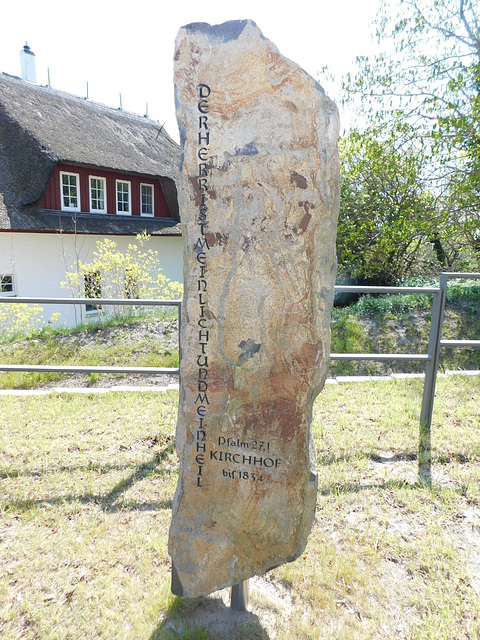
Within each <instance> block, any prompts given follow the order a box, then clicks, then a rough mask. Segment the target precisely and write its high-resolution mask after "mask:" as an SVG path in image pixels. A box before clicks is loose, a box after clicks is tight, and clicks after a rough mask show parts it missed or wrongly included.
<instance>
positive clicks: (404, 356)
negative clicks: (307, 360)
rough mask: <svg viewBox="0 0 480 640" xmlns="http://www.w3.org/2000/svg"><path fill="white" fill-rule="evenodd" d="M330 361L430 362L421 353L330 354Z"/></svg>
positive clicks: (428, 358)
mask: <svg viewBox="0 0 480 640" xmlns="http://www.w3.org/2000/svg"><path fill="white" fill-rule="evenodd" d="M330 359H331V360H430V356H429V355H428V354H425V353H424V354H422V353H396V354H395V353H331V354H330Z"/></svg>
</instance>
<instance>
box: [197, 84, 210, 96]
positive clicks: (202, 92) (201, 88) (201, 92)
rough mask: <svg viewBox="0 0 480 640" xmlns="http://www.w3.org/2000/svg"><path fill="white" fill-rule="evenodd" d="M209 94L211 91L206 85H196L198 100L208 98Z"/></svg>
mask: <svg viewBox="0 0 480 640" xmlns="http://www.w3.org/2000/svg"><path fill="white" fill-rule="evenodd" d="M211 92H212V90H211V89H210V87H209V86H208V84H203V83H201V84H199V85H198V96H199V97H200V98H208V96H209V95H210V93H211Z"/></svg>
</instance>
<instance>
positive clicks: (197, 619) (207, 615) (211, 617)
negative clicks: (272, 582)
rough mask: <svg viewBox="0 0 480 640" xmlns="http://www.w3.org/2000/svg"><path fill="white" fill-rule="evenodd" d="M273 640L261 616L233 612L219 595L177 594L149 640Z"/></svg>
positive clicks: (246, 612)
mask: <svg viewBox="0 0 480 640" xmlns="http://www.w3.org/2000/svg"><path fill="white" fill-rule="evenodd" d="M224 638H227V639H228V640H270V636H269V635H268V633H267V631H266V630H265V628H264V627H263V626H262V624H261V622H260V619H259V618H258V616H256V615H255V614H254V613H251V612H249V611H232V609H230V607H228V606H226V605H225V603H224V602H223V600H222V598H220V597H219V596H202V597H200V598H178V597H175V598H174V600H173V602H172V604H171V605H170V606H169V608H168V610H167V615H166V617H165V619H164V620H163V621H162V623H161V624H160V625H159V626H158V627H157V628H156V629H155V631H154V632H153V633H152V635H151V636H150V638H149V640H223V639H224Z"/></svg>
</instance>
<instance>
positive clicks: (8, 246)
mask: <svg viewBox="0 0 480 640" xmlns="http://www.w3.org/2000/svg"><path fill="white" fill-rule="evenodd" d="M178 166H179V148H178V145H177V144H176V143H175V142H174V141H173V140H172V139H171V138H170V137H169V136H168V134H167V133H166V131H165V130H164V129H163V128H162V126H161V125H160V124H159V123H158V122H155V121H153V120H151V119H149V118H146V117H141V116H137V115H134V114H131V113H127V112H125V111H122V110H119V109H113V108H110V107H106V106H104V105H101V104H98V103H95V102H92V101H90V100H86V99H83V98H80V97H76V96H73V95H70V94H67V93H64V92H61V91H57V90H54V89H52V88H50V87H45V86H38V85H36V84H34V83H31V82H27V81H25V80H22V79H20V78H17V77H14V76H11V75H7V74H5V73H3V74H2V73H0V277H1V287H0V292H1V294H3V295H17V296H42V297H56V296H57V297H60V296H65V295H66V293H65V291H64V290H62V289H61V288H60V283H61V281H62V280H64V279H65V272H66V271H67V270H71V269H72V267H74V265H75V264H76V263H77V262H78V260H81V261H83V262H89V261H90V260H91V257H92V252H93V251H94V250H95V247H96V243H97V241H98V240H99V239H102V238H105V237H114V239H115V241H116V242H117V245H118V248H119V249H120V250H122V249H123V248H126V246H127V245H128V243H129V242H132V237H135V236H136V235H137V234H139V233H143V232H146V233H147V234H148V235H150V236H151V240H150V243H151V245H153V246H151V248H153V249H155V250H156V251H157V252H158V255H159V256H160V264H161V267H162V269H163V272H164V274H165V275H166V276H167V277H168V278H170V279H171V280H177V281H182V236H181V231H180V218H179V211H178V201H177V190H176V180H177V173H178Z"/></svg>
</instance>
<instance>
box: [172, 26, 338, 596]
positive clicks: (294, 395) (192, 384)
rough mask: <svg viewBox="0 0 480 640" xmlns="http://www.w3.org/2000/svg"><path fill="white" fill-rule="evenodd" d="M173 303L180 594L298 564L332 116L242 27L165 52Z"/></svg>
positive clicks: (299, 77)
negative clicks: (180, 300)
mask: <svg viewBox="0 0 480 640" xmlns="http://www.w3.org/2000/svg"><path fill="white" fill-rule="evenodd" d="M175 83H176V98H177V119H178V123H179V127H180V132H181V146H182V170H181V179H180V186H179V199H180V211H181V217H182V221H183V224H184V238H185V255H184V259H185V274H184V275H185V298H184V306H183V319H182V334H181V348H182V361H181V385H180V403H179V414H178V425H177V436H176V446H177V450H178V453H179V455H180V478H179V483H178V487H177V492H176V494H175V499H174V505H173V517H172V524H171V528H170V540H169V551H170V555H171V556H172V561H173V565H172V590H173V592H174V593H176V594H177V595H182V596H187V597H193V596H199V595H204V594H207V593H210V592H212V591H215V590H216V589H219V588H223V587H226V586H230V585H232V584H236V583H238V582H241V581H243V580H245V579H247V578H249V577H251V576H253V575H259V574H263V573H265V572H266V571H268V570H269V569H271V568H273V567H275V566H277V565H279V564H282V563H285V562H289V561H291V560H294V559H295V558H297V557H298V556H299V555H300V554H301V553H302V551H303V550H304V548H305V545H306V541H307V536H308V534H309V531H310V528H311V525H312V521H313V517H314V511H315V501H316V492H317V478H316V473H315V465H314V451H313V445H312V438H311V434H310V422H311V413H312V403H313V401H314V399H315V397H316V395H317V394H318V392H319V391H320V389H321V388H322V386H323V383H324V380H325V376H326V372H327V367H328V353H329V346H330V332H329V314H330V310H331V306H332V301H333V286H334V278H335V267H336V262H335V233H336V221H337V215H338V198H339V168H338V155H337V136H338V114H337V109H336V107H335V105H334V103H333V102H332V101H331V100H330V99H329V98H328V97H327V96H326V95H325V93H324V91H323V89H322V88H321V87H320V86H319V85H318V84H317V82H315V80H313V79H312V78H311V77H310V76H309V75H307V74H306V73H305V72H304V71H303V70H302V69H301V68H300V67H299V66H298V65H296V64H294V63H293V62H291V61H289V60H287V59H286V58H284V57H283V56H282V55H281V54H280V53H279V51H278V50H277V48H276V47H275V46H274V45H273V44H272V43H271V42H269V41H268V40H267V39H266V38H264V36H263V35H262V33H261V31H260V30H259V29H258V27H257V26H256V25H255V24H254V23H253V22H251V21H235V22H227V23H225V24H222V25H216V26H210V25H208V24H204V23H196V24H190V25H187V26H186V27H183V28H182V29H181V30H180V32H179V34H178V37H177V41H176V51H175Z"/></svg>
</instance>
